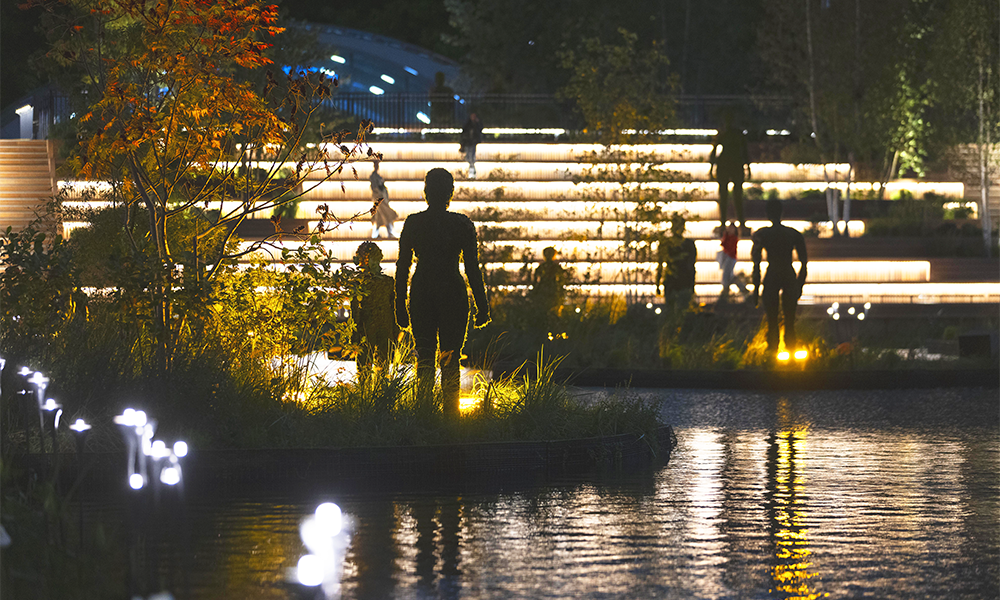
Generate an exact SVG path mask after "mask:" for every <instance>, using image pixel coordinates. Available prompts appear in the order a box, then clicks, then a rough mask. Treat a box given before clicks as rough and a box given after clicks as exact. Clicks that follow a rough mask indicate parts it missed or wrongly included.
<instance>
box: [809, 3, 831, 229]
mask: <svg viewBox="0 0 1000 600" xmlns="http://www.w3.org/2000/svg"><path fill="white" fill-rule="evenodd" d="M811 1H812V0H805V5H806V51H807V53H808V56H809V122H810V124H811V125H812V138H813V141H814V142H815V143H816V148H817V149H818V150H819V159H820V160H821V161H823V181H824V183H826V192H825V195H826V212H827V215H828V216H829V217H830V221H831V222H832V223H833V231H834V235H836V231H837V221H836V219H837V216H836V214H837V205H836V198H835V196H834V194H833V190H832V189H831V188H830V174H829V173H828V172H827V168H826V153H825V152H823V145H822V144H821V143H820V138H819V120H818V117H817V115H816V60H815V53H814V51H813V36H812V10H811V9H810V6H809V4H810V2H811Z"/></svg>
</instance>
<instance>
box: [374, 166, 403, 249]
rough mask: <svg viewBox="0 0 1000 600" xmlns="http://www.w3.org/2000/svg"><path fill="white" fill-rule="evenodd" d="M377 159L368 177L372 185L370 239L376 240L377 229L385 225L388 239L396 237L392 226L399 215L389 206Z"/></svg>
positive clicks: (387, 191) (387, 193)
mask: <svg viewBox="0 0 1000 600" xmlns="http://www.w3.org/2000/svg"><path fill="white" fill-rule="evenodd" d="M378 165H379V163H378V161H375V162H374V163H372V174H371V175H370V176H369V177H368V181H369V182H371V187H372V201H373V203H374V207H373V209H372V239H373V240H377V239H378V234H379V230H380V229H381V228H382V227H385V232H386V235H388V236H389V239H390V240H393V239H396V234H395V233H394V232H393V226H394V225H395V223H396V218H397V217H398V216H399V215H397V214H396V211H394V210H392V209H391V208H389V189H388V188H386V187H385V179H383V178H382V175H380V174H379V172H378Z"/></svg>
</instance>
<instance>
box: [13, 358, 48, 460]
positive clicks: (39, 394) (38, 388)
mask: <svg viewBox="0 0 1000 600" xmlns="http://www.w3.org/2000/svg"><path fill="white" fill-rule="evenodd" d="M29 374H30V375H31V377H29V378H28V383H30V384H32V385H33V386H35V402H36V404H37V406H38V445H39V446H40V447H41V449H42V452H45V415H44V414H43V413H42V410H43V409H42V404H43V400H42V399H43V398H45V388H47V387H48V386H49V378H48V377H46V376H45V375H43V374H42V372H41V371H35V372H34V373H33V374H32V372H31V369H29V368H28V367H21V375H24V376H25V377H27V376H28V375H29ZM52 451H53V452H54V451H55V447H54V446H53V448H52Z"/></svg>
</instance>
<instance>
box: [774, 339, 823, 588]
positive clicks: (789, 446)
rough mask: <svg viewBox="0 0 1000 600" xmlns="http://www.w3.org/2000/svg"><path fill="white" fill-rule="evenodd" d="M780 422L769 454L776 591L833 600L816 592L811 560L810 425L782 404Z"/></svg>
mask: <svg viewBox="0 0 1000 600" xmlns="http://www.w3.org/2000/svg"><path fill="white" fill-rule="evenodd" d="M783 354H785V355H786V359H785V360H787V355H788V353H787V352H783ZM777 417H778V422H779V423H783V424H785V428H784V429H783V430H782V431H780V432H778V433H777V434H776V435H775V436H774V438H773V442H772V448H771V451H770V452H769V455H770V457H771V464H770V465H769V468H768V470H769V472H770V475H771V485H772V486H773V487H772V491H773V493H772V499H771V520H772V522H771V537H772V542H773V543H774V555H775V558H776V559H777V560H776V563H775V565H774V567H773V568H772V570H771V579H772V580H773V582H774V589H772V590H770V591H771V593H775V592H779V593H781V594H782V597H783V598H787V599H789V600H814V599H816V598H823V597H826V596H829V594H828V593H825V592H820V591H818V590H817V589H816V586H815V582H813V581H812V580H813V579H815V578H816V577H819V573H818V572H816V569H815V564H814V563H813V562H812V560H810V557H811V555H812V550H811V549H810V547H809V528H808V526H807V524H808V515H807V513H806V510H805V498H806V477H805V452H806V438H807V436H808V433H809V428H808V426H807V425H798V424H795V418H794V414H793V411H792V407H791V403H790V402H789V401H788V399H786V398H781V399H780V400H778V406H777Z"/></svg>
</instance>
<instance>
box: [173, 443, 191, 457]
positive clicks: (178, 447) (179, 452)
mask: <svg viewBox="0 0 1000 600" xmlns="http://www.w3.org/2000/svg"><path fill="white" fill-rule="evenodd" d="M187 453H188V445H187V442H184V441H180V440H178V441H176V442H174V455H175V456H177V458H184V457H185V456H187Z"/></svg>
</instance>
